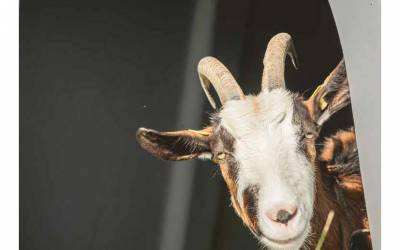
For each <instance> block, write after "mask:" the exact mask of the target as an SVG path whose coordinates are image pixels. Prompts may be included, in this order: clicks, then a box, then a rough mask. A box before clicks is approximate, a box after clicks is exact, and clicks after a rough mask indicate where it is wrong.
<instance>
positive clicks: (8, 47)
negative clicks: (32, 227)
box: [0, 0, 19, 250]
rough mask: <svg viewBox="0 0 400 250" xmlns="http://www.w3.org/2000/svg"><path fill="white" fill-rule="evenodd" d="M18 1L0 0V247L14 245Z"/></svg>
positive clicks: (16, 157) (17, 226)
mask: <svg viewBox="0 0 400 250" xmlns="http://www.w3.org/2000/svg"><path fill="white" fill-rule="evenodd" d="M18 12H19V1H15V0H14V1H7V0H0V34H1V35H0V95H1V96H0V200H1V201H0V249H7V250H12V249H18V247H19V246H18V244H19V242H18V235H19V231H18V228H19V214H18V212H19V208H18V207H19V195H18V193H19V187H18V183H19V182H18V174H19V166H18V150H19V149H18V141H19V137H18V133H19V131H18V130H19V117H18V116H19V115H18V109H19V102H18V101H19V93H18V90H19V81H18V73H19V72H18V68H19V64H18V63H19V58H18V52H19V27H18V25H19V13H18Z"/></svg>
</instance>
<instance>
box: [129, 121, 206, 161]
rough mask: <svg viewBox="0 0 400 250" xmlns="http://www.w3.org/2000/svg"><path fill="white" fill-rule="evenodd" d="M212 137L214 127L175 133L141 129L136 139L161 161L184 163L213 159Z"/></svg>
mask: <svg viewBox="0 0 400 250" xmlns="http://www.w3.org/2000/svg"><path fill="white" fill-rule="evenodd" d="M211 135H212V127H207V128H205V129H203V130H180V131H173V132H158V131H156V130H152V129H147V128H139V129H138V130H137V132H136V139H137V141H138V142H139V144H140V146H141V147H142V148H143V149H145V150H146V151H148V152H149V153H151V154H152V155H154V156H156V157H158V158H160V159H164V160H170V161H183V160H190V159H194V158H202V159H211V155H212V154H211V150H210V146H209V141H210V138H211Z"/></svg>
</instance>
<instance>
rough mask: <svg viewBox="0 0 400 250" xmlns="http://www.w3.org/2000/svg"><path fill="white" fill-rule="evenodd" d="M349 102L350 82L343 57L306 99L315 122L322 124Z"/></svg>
mask: <svg viewBox="0 0 400 250" xmlns="http://www.w3.org/2000/svg"><path fill="white" fill-rule="evenodd" d="M349 103H350V91H349V82H348V79H347V73H346V66H345V63H344V60H343V59H342V60H341V61H340V62H339V64H338V65H337V66H336V68H335V69H334V70H333V71H332V72H331V73H330V74H329V76H328V77H327V78H326V79H325V81H324V83H323V84H321V85H319V86H318V87H317V89H316V90H315V91H314V93H313V94H312V95H311V97H310V98H309V99H307V100H306V101H305V105H306V107H307V108H308V110H309V112H310V115H311V118H312V119H313V120H314V122H315V123H317V124H318V125H319V126H321V125H322V124H323V123H324V122H326V121H327V120H328V119H329V118H330V117H331V116H332V115H333V114H335V113H336V112H337V111H339V110H341V109H342V108H344V107H345V106H347V105H348V104H349Z"/></svg>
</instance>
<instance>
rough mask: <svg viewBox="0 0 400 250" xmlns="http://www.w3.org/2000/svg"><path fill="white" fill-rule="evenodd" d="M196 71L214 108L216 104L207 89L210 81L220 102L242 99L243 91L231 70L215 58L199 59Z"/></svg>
mask: <svg viewBox="0 0 400 250" xmlns="http://www.w3.org/2000/svg"><path fill="white" fill-rule="evenodd" d="M197 71H198V73H199V78H200V82H201V86H202V87H203V90H204V92H205V93H206V96H207V98H208V101H209V102H210V104H211V106H212V107H213V108H214V109H215V108H216V104H215V101H214V99H213V98H212V96H211V94H210V92H209V90H208V88H209V86H210V83H211V84H212V85H213V86H214V89H215V91H216V92H217V94H218V97H219V99H220V101H221V103H222V104H224V103H225V102H226V101H228V100H232V99H234V100H240V99H244V94H243V91H242V89H241V88H240V87H239V85H238V83H237V82H236V80H235V78H233V76H232V74H231V72H229V70H228V69H227V68H226V67H225V66H224V65H223V64H222V63H221V62H220V61H218V60H217V59H216V58H214V57H204V58H203V59H201V60H200V62H199V65H198V66H197Z"/></svg>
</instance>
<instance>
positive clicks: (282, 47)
mask: <svg viewBox="0 0 400 250" xmlns="http://www.w3.org/2000/svg"><path fill="white" fill-rule="evenodd" d="M287 54H289V56H290V57H291V59H292V63H293V66H294V67H295V69H298V61H297V54H296V51H295V48H294V45H293V41H292V38H291V37H290V35H289V34H287V33H279V34H277V35H275V36H274V37H273V38H271V40H270V41H269V43H268V46H267V50H266V51H265V56H264V60H263V64H264V70H263V75H262V80H261V87H262V90H264V89H268V90H272V89H275V88H284V87H285V61H286V55H287Z"/></svg>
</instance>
